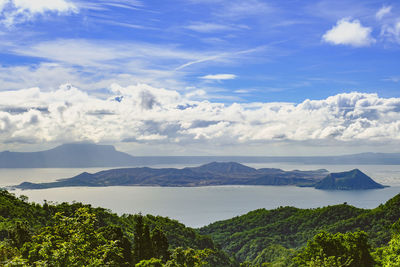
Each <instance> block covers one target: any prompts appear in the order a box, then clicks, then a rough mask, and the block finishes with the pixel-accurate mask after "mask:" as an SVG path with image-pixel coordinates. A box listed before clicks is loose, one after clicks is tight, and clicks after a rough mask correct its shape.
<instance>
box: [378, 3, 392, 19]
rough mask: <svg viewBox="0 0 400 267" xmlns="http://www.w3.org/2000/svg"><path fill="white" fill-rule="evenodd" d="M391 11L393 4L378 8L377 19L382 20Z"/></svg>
mask: <svg viewBox="0 0 400 267" xmlns="http://www.w3.org/2000/svg"><path fill="white" fill-rule="evenodd" d="M391 11H392V7H391V6H383V7H382V8H381V9H379V10H378V12H376V14H375V17H376V19H378V20H381V19H382V18H383V17H384V16H386V15H388V14H390V12H391Z"/></svg>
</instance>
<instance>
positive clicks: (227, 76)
mask: <svg viewBox="0 0 400 267" xmlns="http://www.w3.org/2000/svg"><path fill="white" fill-rule="evenodd" d="M200 78H201V79H204V80H233V79H235V78H236V75H235V74H208V75H204V76H201V77H200Z"/></svg>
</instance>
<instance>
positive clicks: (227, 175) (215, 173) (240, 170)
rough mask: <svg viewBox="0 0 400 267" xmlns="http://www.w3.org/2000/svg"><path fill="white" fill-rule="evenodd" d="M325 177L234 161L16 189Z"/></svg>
mask: <svg viewBox="0 0 400 267" xmlns="http://www.w3.org/2000/svg"><path fill="white" fill-rule="evenodd" d="M327 174H328V171H327V170H323V169H322V170H315V171H297V170H296V171H283V170H280V169H267V168H263V169H254V168H251V167H248V166H245V165H242V164H239V163H235V162H212V163H209V164H205V165H202V166H199V167H190V168H189V167H188V168H183V169H175V168H162V169H154V168H148V167H141V168H122V169H111V170H106V171H101V172H97V173H93V174H91V173H87V172H84V173H81V174H79V175H77V176H75V177H72V178H68V179H62V180H58V181H56V182H50V183H39V184H34V183H29V182H24V183H22V184H20V185H18V186H16V188H20V189H41V188H51V187H68V186H130V185H131V186H132V185H136V186H137V185H146V186H210V185H309V186H311V185H313V184H315V183H316V182H318V181H320V180H321V179H323V178H324V177H325V176H326V175H327Z"/></svg>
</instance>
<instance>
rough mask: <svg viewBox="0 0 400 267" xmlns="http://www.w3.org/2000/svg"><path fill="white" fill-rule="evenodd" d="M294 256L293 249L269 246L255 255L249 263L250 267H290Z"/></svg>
mask: <svg viewBox="0 0 400 267" xmlns="http://www.w3.org/2000/svg"><path fill="white" fill-rule="evenodd" d="M294 256H295V250H294V249H287V248H285V247H283V246H281V245H270V246H268V247H267V248H265V249H264V250H263V251H261V253H259V254H258V255H257V257H256V258H255V259H254V260H253V261H252V262H251V266H275V267H278V266H279V267H280V266H282V267H283V266H292V265H293V264H294V263H293V262H292V258H293V257H294Z"/></svg>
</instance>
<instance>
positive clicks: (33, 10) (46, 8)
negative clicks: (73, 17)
mask: <svg viewBox="0 0 400 267" xmlns="http://www.w3.org/2000/svg"><path fill="white" fill-rule="evenodd" d="M77 11H78V9H77V7H76V5H75V4H73V3H72V2H70V1H67V0H35V1H32V0H1V1H0V17H1V18H2V20H1V22H2V23H3V24H4V25H6V26H12V25H14V24H18V23H22V22H25V21H27V20H32V19H33V18H34V17H35V16H37V15H43V14H45V13H47V12H52V13H57V14H63V13H71V12H72V13H75V12H77Z"/></svg>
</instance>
